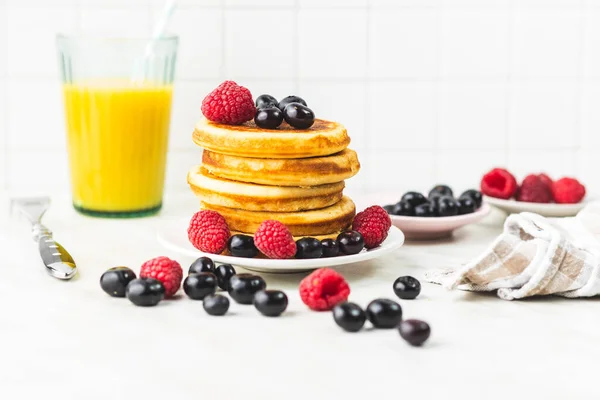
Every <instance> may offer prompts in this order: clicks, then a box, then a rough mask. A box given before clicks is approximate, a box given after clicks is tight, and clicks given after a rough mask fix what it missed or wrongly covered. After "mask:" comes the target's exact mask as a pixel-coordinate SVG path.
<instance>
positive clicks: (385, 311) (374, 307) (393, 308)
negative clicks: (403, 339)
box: [367, 299, 402, 329]
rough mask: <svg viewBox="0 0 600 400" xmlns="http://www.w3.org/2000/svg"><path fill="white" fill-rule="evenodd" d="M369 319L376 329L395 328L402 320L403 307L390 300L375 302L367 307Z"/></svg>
mask: <svg viewBox="0 0 600 400" xmlns="http://www.w3.org/2000/svg"><path fill="white" fill-rule="evenodd" d="M367 319H368V320H369V321H371V323H372V324H373V326H374V327H375V328H379V329H391V328H395V327H396V326H398V324H399V323H400V321H401V320H402V307H400V304H398V303H396V302H395V301H392V300H388V299H376V300H373V301H372V302H370V303H369V305H368V306H367Z"/></svg>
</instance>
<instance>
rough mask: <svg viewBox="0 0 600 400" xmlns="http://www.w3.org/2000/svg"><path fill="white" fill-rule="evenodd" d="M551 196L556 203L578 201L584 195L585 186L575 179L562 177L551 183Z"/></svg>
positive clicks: (573, 202)
mask: <svg viewBox="0 0 600 400" xmlns="http://www.w3.org/2000/svg"><path fill="white" fill-rule="evenodd" d="M552 196H553V197H554V201H555V202H557V203H561V204H575V203H579V202H580V201H581V200H583V198H584V197H585V186H583V185H582V184H581V183H580V182H579V181H578V180H577V179H574V178H562V179H559V180H557V181H556V182H554V183H553V184H552Z"/></svg>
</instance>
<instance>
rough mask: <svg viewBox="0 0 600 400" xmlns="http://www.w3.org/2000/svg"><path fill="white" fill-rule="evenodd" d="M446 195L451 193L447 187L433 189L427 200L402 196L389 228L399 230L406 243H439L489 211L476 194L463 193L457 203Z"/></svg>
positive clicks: (412, 194)
mask: <svg viewBox="0 0 600 400" xmlns="http://www.w3.org/2000/svg"><path fill="white" fill-rule="evenodd" d="M448 193H454V191H453V190H452V188H450V186H448V185H436V186H435V187H433V188H432V189H431V190H430V191H429V194H428V196H429V198H426V197H425V196H424V195H423V194H422V193H419V192H414V191H411V192H407V193H405V194H404V195H403V196H402V197H401V199H400V201H399V202H398V203H396V204H395V205H394V207H393V208H392V212H391V214H390V218H391V220H392V224H393V225H394V226H396V227H398V228H400V230H401V231H402V232H403V233H404V235H405V236H406V239H408V240H423V239H428V240H429V239H441V238H445V237H449V236H451V235H452V232H453V231H454V230H455V229H457V228H460V227H462V226H464V225H467V224H470V223H473V222H476V221H478V220H480V219H481V218H483V217H484V216H485V215H487V214H488V212H489V211H490V209H489V207H488V206H487V205H485V204H483V203H482V198H481V193H480V192H479V191H477V190H473V189H470V190H467V191H465V192H463V193H462V194H461V195H460V197H459V198H458V199H456V198H454V197H452V196H451V195H449V194H448ZM414 204H416V205H415V206H413V205H414ZM477 204H480V205H481V207H477ZM388 209H389V207H388Z"/></svg>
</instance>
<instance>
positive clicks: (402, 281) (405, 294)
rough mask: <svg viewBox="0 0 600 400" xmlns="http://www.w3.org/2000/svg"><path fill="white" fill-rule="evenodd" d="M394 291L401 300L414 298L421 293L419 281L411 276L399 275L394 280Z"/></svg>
mask: <svg viewBox="0 0 600 400" xmlns="http://www.w3.org/2000/svg"><path fill="white" fill-rule="evenodd" d="M394 293H396V296H398V297H399V298H401V299H403V300H413V299H416V298H417V296H418V295H419V293H421V282H419V281H418V279H416V278H413V277H412V276H401V277H399V278H398V279H396V280H395V281H394Z"/></svg>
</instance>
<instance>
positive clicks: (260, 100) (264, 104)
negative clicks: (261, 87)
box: [255, 94, 278, 109]
mask: <svg viewBox="0 0 600 400" xmlns="http://www.w3.org/2000/svg"><path fill="white" fill-rule="evenodd" d="M255 104H256V108H258V109H260V108H269V107H277V104H278V103H277V99H276V98H275V97H273V96H271V95H269V94H261V95H260V96H258V97H257V98H256V102H255Z"/></svg>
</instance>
